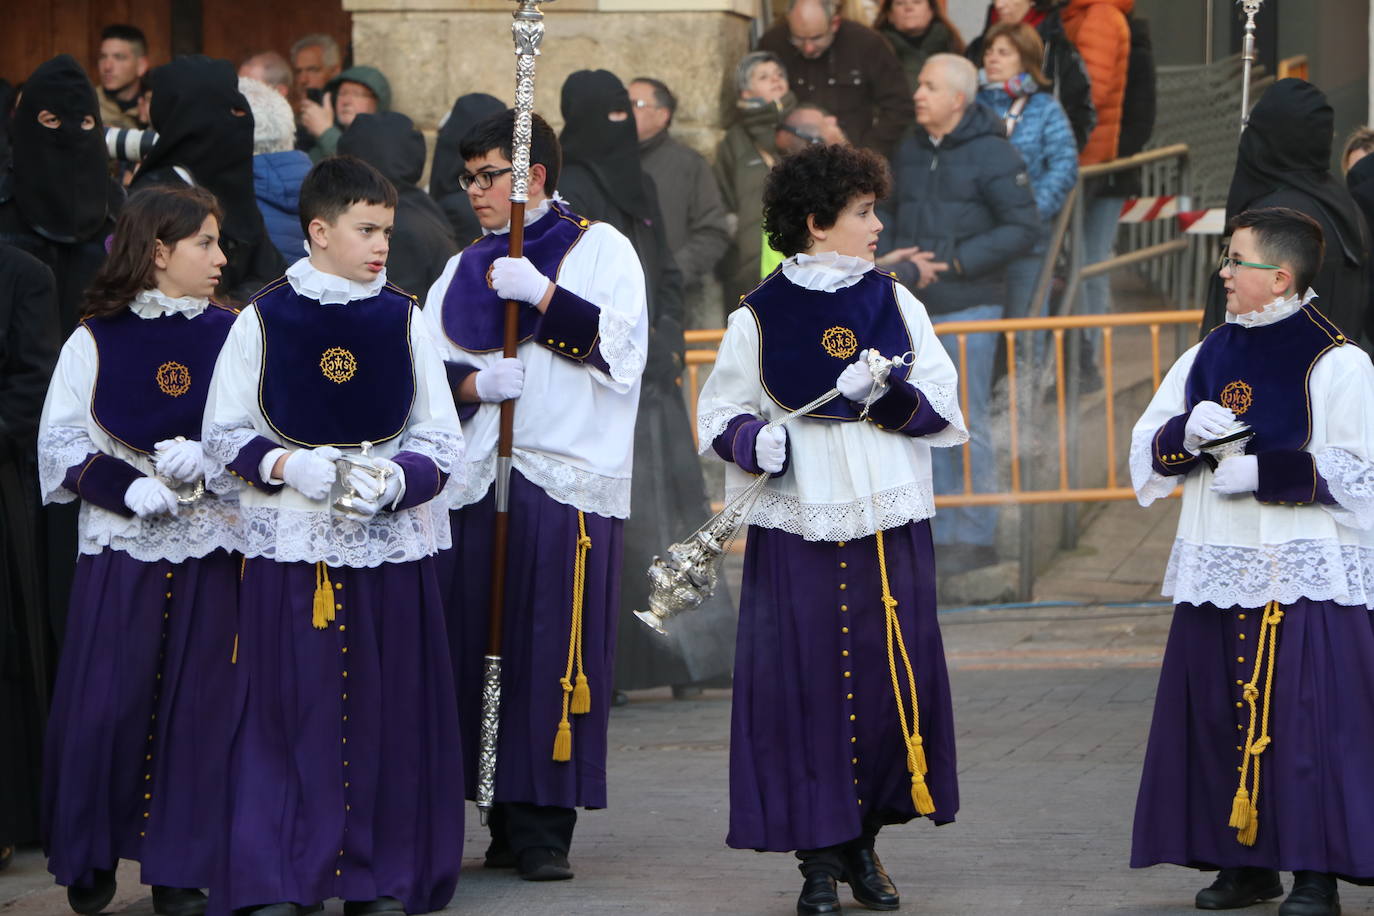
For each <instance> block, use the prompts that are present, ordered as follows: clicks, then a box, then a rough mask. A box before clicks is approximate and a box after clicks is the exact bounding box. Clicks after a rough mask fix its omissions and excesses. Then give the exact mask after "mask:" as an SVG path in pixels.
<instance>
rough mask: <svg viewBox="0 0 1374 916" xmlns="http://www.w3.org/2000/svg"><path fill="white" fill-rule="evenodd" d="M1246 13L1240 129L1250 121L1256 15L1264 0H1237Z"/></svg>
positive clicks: (1242, 43) (1242, 57)
mask: <svg viewBox="0 0 1374 916" xmlns="http://www.w3.org/2000/svg"><path fill="white" fill-rule="evenodd" d="M1236 3H1237V4H1239V5H1240V8H1241V11H1242V12H1244V13H1245V37H1244V38H1243V39H1242V40H1241V45H1240V64H1241V67H1240V69H1241V76H1240V80H1241V82H1240V129H1241V131H1242V132H1244V131H1245V126H1246V125H1247V124H1249V123H1250V68H1251V67H1253V66H1254V64H1255V17H1256V16H1258V15H1259V11H1260V7H1261V6H1263V5H1264V0H1236Z"/></svg>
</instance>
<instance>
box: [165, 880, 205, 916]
mask: <svg viewBox="0 0 1374 916" xmlns="http://www.w3.org/2000/svg"><path fill="white" fill-rule="evenodd" d="M207 902H208V901H207V900H206V899H205V895H204V894H203V893H201V890H200V888H198V887H159V886H158V885H153V912H154V913H157V914H158V916H204V913H205V904H206V903H207Z"/></svg>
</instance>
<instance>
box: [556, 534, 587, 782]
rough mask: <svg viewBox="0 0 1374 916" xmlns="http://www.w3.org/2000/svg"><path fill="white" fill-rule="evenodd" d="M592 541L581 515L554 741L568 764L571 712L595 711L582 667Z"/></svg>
mask: <svg viewBox="0 0 1374 916" xmlns="http://www.w3.org/2000/svg"><path fill="white" fill-rule="evenodd" d="M591 548H592V539H591V538H590V537H588V536H587V518H586V516H585V515H583V514H582V513H581V512H578V513H577V550H576V552H575V554H574V555H573V593H572V625H571V627H570V630H571V632H570V633H569V634H568V665H567V669H566V670H565V671H564V673H563V676H562V677H561V678H559V679H558V683H559V685H560V686H562V688H563V716H562V718H561V719H560V720H559V722H558V733H557V734H556V735H554V739H553V759H554V760H556V761H558V762H559V763H564V762H566V761H569V760H571V759H572V726H571V725H570V724H569V723H568V713H569V712H571V713H572V714H573V715H582V714H584V713H588V712H591V708H592V691H591V685H590V684H588V683H587V673H586V671H585V669H584V668H583V667H582V604H583V601H584V600H585V597H586V591H587V551H588V550H591ZM574 664H576V666H577V683H576V685H575V686H574V684H573V665H574Z"/></svg>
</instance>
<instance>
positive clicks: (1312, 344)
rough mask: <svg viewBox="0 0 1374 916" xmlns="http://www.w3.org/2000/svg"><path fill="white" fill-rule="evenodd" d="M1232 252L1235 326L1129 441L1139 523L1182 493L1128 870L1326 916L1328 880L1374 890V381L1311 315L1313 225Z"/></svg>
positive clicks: (1208, 894)
mask: <svg viewBox="0 0 1374 916" xmlns="http://www.w3.org/2000/svg"><path fill="white" fill-rule="evenodd" d="M1230 231H1231V233H1232V235H1231V239H1230V244H1229V247H1228V250H1227V253H1226V256H1225V257H1224V258H1223V259H1222V262H1221V269H1220V275H1221V279H1222V281H1223V284H1224V286H1225V288H1226V310H1227V316H1226V323H1225V324H1223V325H1221V326H1220V327H1218V328H1217V329H1215V330H1213V331H1212V332H1211V333H1210V334H1209V335H1208V336H1207V337H1206V338H1205V339H1204V340H1203V341H1202V343H1200V344H1198V345H1196V346H1194V347H1192V348H1191V349H1189V350H1188V351H1187V352H1186V353H1184V354H1183V356H1182V357H1180V358H1179V360H1178V362H1177V363H1175V364H1174V366H1173V368H1172V369H1171V370H1170V371H1169V374H1168V376H1167V377H1166V378H1165V379H1164V382H1163V384H1162V385H1161V386H1160V388H1159V391H1158V392H1157V393H1156V394H1155V397H1154V400H1153V401H1151V402H1150V406H1149V408H1148V409H1147V410H1146V411H1145V415H1144V416H1143V417H1142V418H1141V419H1140V422H1138V423H1137V424H1136V426H1135V429H1134V431H1133V433H1132V447H1131V458H1130V462H1131V477H1132V480H1133V481H1134V484H1135V489H1136V493H1137V496H1138V498H1139V500H1140V503H1141V504H1142V505H1149V504H1150V503H1151V502H1153V501H1154V500H1156V499H1158V498H1160V497H1163V496H1167V495H1168V494H1169V493H1170V492H1172V491H1173V489H1174V487H1175V485H1176V484H1177V483H1178V482H1179V480H1180V478H1182V482H1183V511H1182V517H1181V519H1180V521H1179V527H1178V536H1177V538H1176V540H1175V541H1174V547H1173V553H1172V555H1171V556H1170V559H1169V567H1168V570H1167V572H1166V573H1165V577H1164V593H1165V594H1166V595H1169V596H1171V597H1172V598H1173V600H1174V601H1175V602H1177V606H1176V608H1175V612H1174V619H1173V624H1172V627H1171V629H1170V633H1169V640H1168V645H1167V646H1166V648H1165V652H1164V663H1163V669H1162V671H1161V673H1160V680H1159V691H1158V694H1157V697H1156V702H1155V713H1154V722H1153V725H1152V726H1151V730H1150V739H1149V745H1148V748H1147V750H1146V754H1145V768H1144V775H1143V777H1142V780H1141V787H1140V796H1139V800H1138V804H1137V808H1136V817H1135V832H1134V842H1133V849H1132V855H1131V865H1132V866H1133V867H1144V866H1149V865H1156V864H1159V863H1172V864H1176V865H1183V866H1187V867H1191V868H1199V869H1203V870H1216V869H1219V870H1220V871H1219V874H1218V875H1217V878H1216V880H1215V881H1214V882H1213V883H1212V885H1211V886H1210V887H1207V888H1205V889H1203V890H1202V891H1200V892H1199V893H1198V894H1197V899H1196V905H1197V907H1198V908H1199V909H1235V908H1240V907H1246V906H1250V905H1251V904H1256V903H1260V902H1262V901H1264V900H1267V899H1269V898H1272V897H1278V896H1280V895H1282V894H1283V890H1284V889H1283V885H1282V883H1281V882H1280V879H1279V871H1293V872H1295V879H1296V880H1295V882H1294V885H1293V889H1292V892H1291V893H1290V894H1289V895H1288V898H1287V899H1286V900H1285V901H1284V902H1283V903H1282V904H1281V905H1280V907H1279V913H1280V914H1281V916H1329V914H1337V913H1339V912H1340V898H1339V895H1338V893H1337V891H1336V879H1337V877H1341V878H1345V879H1347V880H1352V881H1357V882H1358V883H1369V882H1370V880H1371V879H1374V791H1371V790H1370V787H1369V774H1370V773H1371V772H1374V730H1371V729H1370V727H1369V724H1370V722H1374V681H1371V680H1370V677H1369V672H1370V671H1374V625H1371V622H1370V615H1369V611H1370V610H1371V609H1374V531H1371V529H1374V369H1372V368H1371V366H1370V361H1369V357H1367V356H1366V355H1365V354H1364V353H1363V352H1362V351H1361V350H1360V349H1359V347H1357V346H1354V345H1352V343H1351V341H1350V340H1349V339H1348V338H1347V337H1346V336H1345V335H1344V334H1343V333H1342V332H1341V330H1340V329H1339V328H1337V327H1336V326H1335V325H1334V324H1332V323H1331V321H1330V320H1328V319H1327V318H1326V317H1325V316H1324V315H1323V314H1322V313H1321V312H1319V311H1318V310H1317V308H1316V307H1315V306H1314V305H1313V302H1312V300H1313V299H1314V298H1315V293H1313V292H1312V290H1311V289H1309V288H1308V284H1309V283H1310V282H1311V280H1312V277H1313V275H1314V274H1315V272H1316V270H1317V268H1318V266H1319V265H1320V263H1321V259H1322V251H1323V245H1324V242H1323V239H1322V232H1321V228H1320V226H1319V225H1318V224H1317V223H1316V222H1315V221H1314V220H1313V219H1311V218H1310V217H1308V216H1306V215H1305V214H1302V213H1299V212H1298V211H1296V210H1291V209H1287V208H1279V207H1274V208H1266V209H1260V210H1249V211H1246V212H1243V213H1241V214H1239V215H1238V216H1236V217H1235V218H1234V219H1233V220H1232V221H1231V224H1230ZM1243 427H1248V428H1249V431H1250V433H1251V436H1250V438H1249V439H1248V441H1247V442H1245V444H1244V448H1243V451H1244V454H1232V455H1229V456H1226V457H1222V458H1221V459H1220V461H1219V463H1218V460H1217V458H1216V457H1214V456H1213V455H1212V454H1210V452H1211V451H1217V452H1218V453H1219V454H1222V455H1225V454H1226V453H1225V452H1221V451H1220V450H1219V449H1218V446H1219V445H1220V444H1221V443H1219V442H1218V441H1217V440H1225V439H1231V438H1234V437H1236V436H1238V435H1239V436H1243V435H1244V433H1245V430H1244V429H1243ZM1235 450H1236V451H1240V447H1239V446H1235ZM1261 777H1262V778H1261Z"/></svg>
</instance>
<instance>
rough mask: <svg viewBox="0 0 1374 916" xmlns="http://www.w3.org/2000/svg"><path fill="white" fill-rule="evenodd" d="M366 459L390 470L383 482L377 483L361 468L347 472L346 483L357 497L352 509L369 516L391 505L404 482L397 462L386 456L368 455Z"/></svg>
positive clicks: (398, 494) (403, 475) (403, 473)
mask: <svg viewBox="0 0 1374 916" xmlns="http://www.w3.org/2000/svg"><path fill="white" fill-rule="evenodd" d="M354 460H357V459H354ZM368 460H369V461H371V462H372V463H373V464H374V465H376V466H377V467H379V468H384V469H386V470H389V471H390V472H391V473H390V474H388V475H387V477H386V482H385V483H379V482H378V481H377V478H375V477H373V476H372V475H371V474H369V473H367V472H366V471H364V470H362V469H361V468H354V469H353V470H351V471H349V472H348V485H349V486H351V487H352V488H353V491H354V492H355V493H357V494H358V498H357V499H355V500H353V508H354V511H356V512H357V513H358V514H359V515H361V516H364V517H366V518H371V517H372V516H374V515H376V514H377V513H378V512H379V511H381V508H382V507H383V506H391V505H392V504H393V503H395V502H396V500H397V499H398V498H399V497H400V495H401V487H402V485H403V484H404V483H405V472H404V471H403V470H401V466H400V465H399V464H397V463H396V462H394V461H391V460H389V459H386V458H375V457H371V456H369V458H368Z"/></svg>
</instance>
